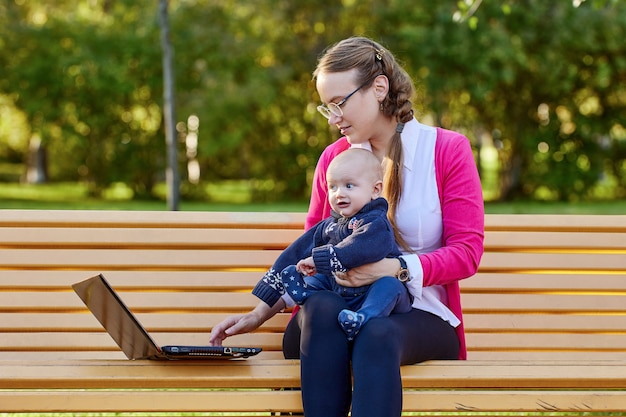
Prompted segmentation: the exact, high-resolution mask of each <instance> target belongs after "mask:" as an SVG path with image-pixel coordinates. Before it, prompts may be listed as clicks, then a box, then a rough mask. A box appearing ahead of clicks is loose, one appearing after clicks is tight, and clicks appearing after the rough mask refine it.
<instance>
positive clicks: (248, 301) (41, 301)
mask: <svg viewBox="0 0 626 417" xmlns="http://www.w3.org/2000/svg"><path fill="white" fill-rule="evenodd" d="M119 296H120V298H121V299H122V300H123V301H124V303H125V304H126V305H127V306H128V308H129V309H130V310H132V311H133V312H137V313H138V312H152V311H161V312H163V311H168V312H185V311H186V312H189V311H200V312H213V311H219V312H226V311H229V312H232V311H248V310H250V308H252V307H254V306H256V305H257V304H258V303H259V299H258V298H256V297H255V296H254V295H252V294H251V293H250V292H233V293H222V292H201V291H195V292H186V293H171V292H120V293H119ZM75 310H77V311H84V312H85V313H88V310H87V308H86V307H85V305H84V304H83V302H82V301H81V300H80V298H78V296H77V295H76V294H75V293H74V292H69V291H66V292H58V293H54V297H51V296H50V294H46V293H43V292H30V293H23V297H16V296H15V294H11V293H6V292H0V312H2V311H4V312H12V311H16V312H26V311H43V312H52V311H75Z"/></svg>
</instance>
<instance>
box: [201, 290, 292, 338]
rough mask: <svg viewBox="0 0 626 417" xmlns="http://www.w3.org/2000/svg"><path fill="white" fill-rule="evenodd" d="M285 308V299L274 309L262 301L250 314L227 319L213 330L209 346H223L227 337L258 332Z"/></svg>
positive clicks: (277, 303)
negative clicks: (260, 327)
mask: <svg viewBox="0 0 626 417" xmlns="http://www.w3.org/2000/svg"><path fill="white" fill-rule="evenodd" d="M284 308H285V301H284V300H283V299H280V300H278V301H277V302H276V304H274V306H273V307H270V306H268V305H267V304H265V303H264V302H262V301H261V302H260V303H259V304H258V305H257V306H256V307H255V308H254V310H252V311H251V312H249V313H246V314H235V315H232V316H229V317H226V318H225V319H224V320H223V321H222V322H220V323H218V324H216V325H215V326H214V327H213V329H212V330H211V335H210V336H209V344H210V345H211V346H222V342H223V341H224V340H226V338H227V337H230V336H234V335H236V334H243V333H249V332H251V331H253V330H256V329H258V328H259V326H261V325H262V324H263V323H265V322H266V321H267V320H268V319H269V318H270V317H273V316H274V315H275V314H276V313H278V312H279V311H280V310H282V309H284Z"/></svg>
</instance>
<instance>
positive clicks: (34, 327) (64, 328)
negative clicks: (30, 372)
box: [0, 312, 291, 334]
mask: <svg viewBox="0 0 626 417" xmlns="http://www.w3.org/2000/svg"><path fill="white" fill-rule="evenodd" d="M230 315H231V313H204V312H199V313H195V312H190V313H176V314H174V313H139V314H137V315H136V316H137V319H138V320H139V321H140V322H141V324H143V326H144V327H145V328H146V329H147V330H148V331H149V332H155V333H156V332H172V331H177V332H192V333H193V332H199V333H203V332H209V331H210V330H211V329H212V328H213V326H214V325H216V324H217V323H219V322H221V321H222V320H224V319H225V318H226V317H228V316H230ZM290 318H291V313H282V314H277V315H276V316H274V317H272V318H271V319H269V320H268V321H266V322H265V323H263V325H262V326H261V327H260V328H259V329H258V330H257V331H272V332H280V331H283V330H284V329H285V327H286V326H287V323H288V321H289V319H290ZM101 329H102V326H101V325H100V323H99V322H98V321H97V320H96V318H95V317H94V316H92V315H91V314H82V313H80V314H75V313H47V314H41V313H10V314H8V313H7V314H1V315H0V334H1V333H3V332H19V331H27V332H29V333H32V332H97V331H100V330H101Z"/></svg>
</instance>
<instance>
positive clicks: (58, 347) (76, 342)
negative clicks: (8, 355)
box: [0, 329, 283, 359]
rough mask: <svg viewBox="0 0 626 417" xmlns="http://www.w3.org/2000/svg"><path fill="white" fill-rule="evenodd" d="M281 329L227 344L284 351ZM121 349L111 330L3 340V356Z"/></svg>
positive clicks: (183, 337) (193, 336)
mask: <svg viewBox="0 0 626 417" xmlns="http://www.w3.org/2000/svg"><path fill="white" fill-rule="evenodd" d="M151 336H152V337H153V338H154V340H155V341H156V343H158V344H159V345H168V344H188V345H206V344H208V339H209V333H208V332H207V333H160V332H157V333H153V334H151ZM282 339H283V335H282V333H281V332H277V333H269V332H255V333H247V334H242V335H237V336H233V337H231V338H229V339H228V341H227V342H225V344H226V345H227V346H245V345H251V346H258V347H261V348H263V350H269V351H272V350H274V351H282ZM99 350H100V351H118V350H119V347H118V346H117V345H116V344H115V342H114V341H113V339H112V338H111V337H110V336H109V334H108V333H106V332H105V331H104V329H103V330H102V331H101V332H93V333H92V332H79V333H64V332H50V333H30V332H29V333H4V334H2V340H0V359H2V353H3V352H17V351H57V352H61V351H99Z"/></svg>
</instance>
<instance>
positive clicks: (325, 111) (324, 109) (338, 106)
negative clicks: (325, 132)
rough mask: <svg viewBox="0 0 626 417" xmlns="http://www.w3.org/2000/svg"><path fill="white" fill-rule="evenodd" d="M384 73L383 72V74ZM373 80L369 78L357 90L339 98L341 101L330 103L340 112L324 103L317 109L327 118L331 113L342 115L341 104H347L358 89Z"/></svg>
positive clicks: (329, 104)
mask: <svg viewBox="0 0 626 417" xmlns="http://www.w3.org/2000/svg"><path fill="white" fill-rule="evenodd" d="M381 75H383V74H381ZM372 81H373V80H367V81H366V82H364V83H363V84H361V85H360V86H359V87H358V88H357V89H356V90H354V91H353V92H351V93H350V94H348V95H347V96H345V97H344V98H342V99H341V100H339V103H328V106H331V107H333V109H337V110H338V112H339V114H337V113H335V112H334V111H332V110H331V109H330V108H329V107H328V106H326V105H324V104H320V105H319V106H317V111H318V112H319V113H320V114H321V115H322V116H324V117H325V118H326V119H328V120H330V115H331V114H332V115H334V116H337V117H341V116H343V110H341V106H343V105H344V104H346V101H348V99H349V98H350V97H352V96H353V95H354V94H355V93H356V92H357V91H359V90H360V89H361V88H363V87H365V86H366V85H368V84H369V83H371V82H372Z"/></svg>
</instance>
